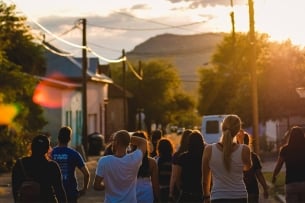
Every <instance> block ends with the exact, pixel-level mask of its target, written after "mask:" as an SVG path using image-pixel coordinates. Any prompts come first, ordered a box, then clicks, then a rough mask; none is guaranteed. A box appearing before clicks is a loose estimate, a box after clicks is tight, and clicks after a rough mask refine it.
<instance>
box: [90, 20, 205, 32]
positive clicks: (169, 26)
mask: <svg viewBox="0 0 305 203" xmlns="http://www.w3.org/2000/svg"><path fill="white" fill-rule="evenodd" d="M202 22H205V20H203V21H200V22H194V23H188V24H182V25H167V27H162V28H127V27H110V26H106V25H96V24H93V23H87V24H88V25H91V26H94V27H100V28H105V29H111V30H129V31H149V30H150V31H153V30H168V29H173V28H183V27H187V26H192V25H196V24H199V23H202Z"/></svg>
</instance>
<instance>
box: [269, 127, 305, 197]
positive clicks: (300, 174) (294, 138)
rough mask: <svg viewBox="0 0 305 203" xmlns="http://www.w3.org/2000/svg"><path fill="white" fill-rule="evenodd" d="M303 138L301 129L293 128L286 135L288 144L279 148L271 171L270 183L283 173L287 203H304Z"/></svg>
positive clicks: (304, 165) (304, 152) (304, 153)
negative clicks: (284, 170)
mask: <svg viewBox="0 0 305 203" xmlns="http://www.w3.org/2000/svg"><path fill="white" fill-rule="evenodd" d="M304 155H305V137H304V132H303V130H302V128H300V127H298V126H294V127H292V128H291V129H290V131H289V134H288V143H287V144H285V145H284V146H283V147H281V149H280V152H279V156H278V159H277V162H276V165H275V168H274V171H273V176H272V182H273V183H275V182H276V177H277V175H278V174H279V172H280V171H281V168H282V166H283V164H284V163H285V165H286V172H285V193H286V195H285V198H286V202H287V203H304V202H305V156H304Z"/></svg>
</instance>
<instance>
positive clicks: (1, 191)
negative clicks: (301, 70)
mask: <svg viewBox="0 0 305 203" xmlns="http://www.w3.org/2000/svg"><path fill="white" fill-rule="evenodd" d="M97 160H98V157H89V159H88V162H87V164H88V168H89V170H90V174H91V182H90V189H89V190H88V192H87V194H86V195H85V196H83V197H80V199H79V203H102V202H103V200H104V192H101V191H95V190H93V187H92V181H93V177H94V174H95V168H96V163H97ZM274 161H275V159H272V160H265V162H263V171H273V169H274V164H275V163H274ZM77 175H78V176H79V175H80V174H79V172H77ZM79 182H80V184H82V181H81V179H80V181H79ZM282 198H283V197H282ZM0 202H1V203H13V198H12V193H11V174H10V173H5V174H0ZM280 202H282V203H283V201H279V200H275V199H267V200H264V199H261V200H260V203H280Z"/></svg>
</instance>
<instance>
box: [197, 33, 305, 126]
mask: <svg viewBox="0 0 305 203" xmlns="http://www.w3.org/2000/svg"><path fill="white" fill-rule="evenodd" d="M268 39H269V37H268V35H266V34H259V33H257V34H256V56H257V58H256V70H257V78H258V103H259V121H260V122H264V121H267V120H270V119H271V120H275V119H281V118H286V117H289V116H294V115H305V114H304V110H301V109H300V106H301V105H302V104H301V103H302V102H303V101H302V100H301V99H300V98H299V97H298V95H297V94H296V91H295V88H296V87H299V86H304V84H305V81H304V77H303V75H304V71H305V63H304V62H305V60H304V50H301V49H300V48H299V47H297V46H293V45H292V44H291V43H290V42H289V41H287V42H282V43H275V42H270V41H269V40H268ZM249 57H250V54H249V42H248V37H247V35H246V34H242V33H237V34H236V35H235V43H234V44H233V40H232V37H231V35H228V36H225V38H224V40H223V41H222V42H221V43H220V44H219V46H218V48H217V50H216V51H215V53H214V55H213V56H212V60H211V64H212V65H211V66H209V68H205V69H203V68H202V69H201V70H200V92H199V102H198V104H199V105H198V111H199V113H200V114H201V115H206V114H230V113H234V114H238V115H239V116H240V117H241V118H242V120H243V123H244V127H249V126H250V125H251V124H252V116H251V115H252V110H251V109H252V106H251V74H250V70H249V68H248V64H249ZM303 105H304V104H303ZM302 109H304V108H302Z"/></svg>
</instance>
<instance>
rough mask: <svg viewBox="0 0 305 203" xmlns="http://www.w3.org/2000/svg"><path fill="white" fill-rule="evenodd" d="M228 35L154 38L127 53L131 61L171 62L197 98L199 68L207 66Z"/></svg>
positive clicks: (165, 35)
mask: <svg viewBox="0 0 305 203" xmlns="http://www.w3.org/2000/svg"><path fill="white" fill-rule="evenodd" d="M224 35H225V33H202V34H196V35H177V34H169V33H165V34H161V35H156V36H154V37H151V38H149V39H147V40H146V41H144V42H143V43H141V44H139V45H137V46H135V48H134V49H133V50H131V51H129V52H127V53H126V56H127V58H128V59H131V60H141V61H146V60H150V59H155V58H162V59H169V60H171V61H172V62H173V65H174V66H175V67H177V70H178V73H179V75H180V77H181V80H182V85H183V88H184V89H185V90H186V91H190V92H192V93H194V94H196V91H197V87H198V84H199V77H198V73H197V71H198V68H199V67H203V66H204V65H205V64H207V63H208V62H209V61H210V59H211V56H212V54H213V53H214V52H215V50H216V48H217V45H218V44H219V43H220V42H221V41H222V40H223V37H224Z"/></svg>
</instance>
